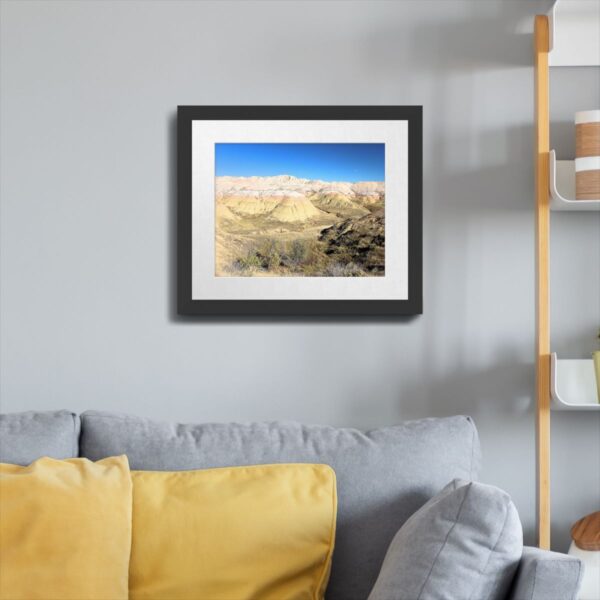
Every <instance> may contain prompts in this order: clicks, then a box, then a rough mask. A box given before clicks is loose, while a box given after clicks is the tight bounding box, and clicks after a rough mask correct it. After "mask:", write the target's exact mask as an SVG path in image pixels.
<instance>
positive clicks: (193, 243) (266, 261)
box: [177, 106, 422, 317]
mask: <svg viewBox="0 0 600 600" xmlns="http://www.w3.org/2000/svg"><path fill="white" fill-rule="evenodd" d="M177 120H178V123H177V128H178V129H177V135H178V141H177V145H178V159H177V160H178V193H179V199H178V312H179V313H180V314H183V315H206V316H235V315H240V316H264V317H266V316H289V317H293V316H345V317H351V316H357V317H360V316H386V317H393V316H400V315H412V314H420V313H421V312H422V199H421V195H422V110H421V107H420V106H220V107H219V106H180V107H179V108H178V116H177Z"/></svg>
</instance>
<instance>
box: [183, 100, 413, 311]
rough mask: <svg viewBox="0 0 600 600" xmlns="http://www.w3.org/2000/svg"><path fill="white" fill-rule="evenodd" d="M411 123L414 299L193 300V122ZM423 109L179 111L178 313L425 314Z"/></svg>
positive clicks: (410, 294)
mask: <svg viewBox="0 0 600 600" xmlns="http://www.w3.org/2000/svg"><path fill="white" fill-rule="evenodd" d="M237 119H239V120H265V121H267V120H313V121H314V120H338V119H339V120H393V121H398V120H401V121H407V122H408V252H409V256H408V298H407V299H398V300H389V299H385V300H356V299H347V300H346V299H344V300H255V299H250V300H198V299H193V298H192V122H193V121H196V120H237ZM422 155H423V125H422V107H421V106H178V107H177V188H178V207H177V312H178V314H180V315H196V316H204V317H211V316H213V317H228V316H231V317H234V316H242V317H271V316H273V317H388V318H389V317H401V316H407V315H417V314H422V312H423V290H422V268H423V264H422V263H423V258H422V257H423V252H422V237H423V205H422V193H423V192H422V189H423V165H422Z"/></svg>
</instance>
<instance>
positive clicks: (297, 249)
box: [286, 240, 309, 265]
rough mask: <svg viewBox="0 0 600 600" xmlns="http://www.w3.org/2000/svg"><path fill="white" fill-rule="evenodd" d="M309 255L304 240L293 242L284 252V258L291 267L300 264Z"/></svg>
mask: <svg viewBox="0 0 600 600" xmlns="http://www.w3.org/2000/svg"><path fill="white" fill-rule="evenodd" d="M308 255H309V247H308V243H307V242H306V241H305V240H293V241H292V242H291V243H290V244H289V246H288V248H287V252H286V258H287V260H288V262H289V263H291V264H292V265H300V264H302V263H303V262H304V261H305V260H306V258H307V256H308Z"/></svg>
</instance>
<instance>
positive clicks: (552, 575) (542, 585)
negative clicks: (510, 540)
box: [508, 546, 583, 600]
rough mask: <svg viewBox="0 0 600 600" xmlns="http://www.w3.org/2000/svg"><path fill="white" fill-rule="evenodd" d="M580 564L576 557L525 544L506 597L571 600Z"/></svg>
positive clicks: (573, 599) (576, 584)
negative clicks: (510, 589) (509, 591)
mask: <svg viewBox="0 0 600 600" xmlns="http://www.w3.org/2000/svg"><path fill="white" fill-rule="evenodd" d="M582 575H583V564H582V563H581V561H580V560H579V559H578V558H575V557H574V556H569V555H567V554H559V553H558V552H549V551H548V550H540V549H539V548H531V547H529V546H525V548H523V556H522V558H521V562H520V563H519V568H518V570H517V574H516V575H515V579H514V582H513V586H512V591H511V593H510V594H509V596H508V597H509V600H575V599H576V598H577V592H578V591H579V586H580V585H581V577H582Z"/></svg>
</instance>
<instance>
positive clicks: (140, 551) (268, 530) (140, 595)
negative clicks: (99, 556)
mask: <svg viewBox="0 0 600 600" xmlns="http://www.w3.org/2000/svg"><path fill="white" fill-rule="evenodd" d="M132 478H133V545H132V550H131V565H130V571H129V598H130V599H131V600H173V599H175V598H176V599H177V600H198V599H199V598H206V599H209V598H210V600H232V599H235V600H254V599H257V598H260V599H261V600H281V599H282V598H307V599H309V598H310V599H312V600H319V599H322V598H323V593H324V591H325V586H326V584H327V580H328V577H329V570H330V566H331V554H332V551H333V542H334V536H335V518H336V489H335V474H334V472H333V470H332V469H331V468H330V467H328V466H326V465H306V464H300V465H263V466H254V467H232V468H222V469H207V470H203V471H177V472H156V471H134V472H133V473H132Z"/></svg>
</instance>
